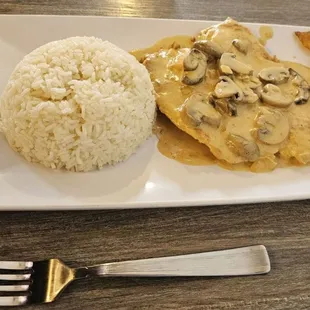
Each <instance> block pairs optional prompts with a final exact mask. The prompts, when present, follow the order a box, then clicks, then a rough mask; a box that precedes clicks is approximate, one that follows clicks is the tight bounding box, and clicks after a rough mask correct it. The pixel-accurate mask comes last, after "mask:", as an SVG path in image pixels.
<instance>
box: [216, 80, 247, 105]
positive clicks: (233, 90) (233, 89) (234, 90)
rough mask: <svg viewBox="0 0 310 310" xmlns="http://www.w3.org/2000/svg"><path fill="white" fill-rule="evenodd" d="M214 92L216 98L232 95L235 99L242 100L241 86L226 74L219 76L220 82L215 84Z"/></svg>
mask: <svg viewBox="0 0 310 310" xmlns="http://www.w3.org/2000/svg"><path fill="white" fill-rule="evenodd" d="M214 94H215V96H216V97H217V98H229V97H232V96H234V99H235V100H236V101H242V99H243V92H242V90H241V88H240V87H239V86H238V85H237V84H236V83H235V82H234V81H233V80H232V79H231V78H229V77H228V76H220V82H219V83H217V84H216V86H215V89H214Z"/></svg>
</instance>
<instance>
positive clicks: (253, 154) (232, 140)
mask: <svg viewBox="0 0 310 310" xmlns="http://www.w3.org/2000/svg"><path fill="white" fill-rule="evenodd" d="M226 144H227V146H228V148H229V149H230V150H231V151H232V152H233V153H234V154H236V155H238V156H241V157H243V158H244V159H245V160H246V161H250V162H253V161H255V160H257V159H258V158H259V157H260V151H259V147H258V146H257V144H256V143H255V142H254V141H251V140H247V139H246V138H244V137H242V136H239V135H235V134H229V135H228V137H227V140H226Z"/></svg>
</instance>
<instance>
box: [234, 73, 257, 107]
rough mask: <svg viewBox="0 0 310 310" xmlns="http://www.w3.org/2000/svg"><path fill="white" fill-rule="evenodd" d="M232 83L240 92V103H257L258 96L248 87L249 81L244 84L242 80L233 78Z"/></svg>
mask: <svg viewBox="0 0 310 310" xmlns="http://www.w3.org/2000/svg"><path fill="white" fill-rule="evenodd" d="M234 82H235V83H236V84H237V85H238V86H239V88H240V89H241V90H242V93H243V98H241V99H242V100H240V102H241V103H249V104H252V103H255V102H257V101H258V99H259V97H258V95H257V94H256V93H255V92H254V91H253V90H252V88H250V87H249V85H250V81H248V82H246V83H244V82H243V81H242V80H239V79H237V78H235V79H234Z"/></svg>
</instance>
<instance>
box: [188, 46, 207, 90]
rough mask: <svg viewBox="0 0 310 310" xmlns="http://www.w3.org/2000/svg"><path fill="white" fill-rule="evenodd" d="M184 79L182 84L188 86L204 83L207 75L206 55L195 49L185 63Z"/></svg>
mask: <svg viewBox="0 0 310 310" xmlns="http://www.w3.org/2000/svg"><path fill="white" fill-rule="evenodd" d="M183 66H184V71H185V74H184V77H183V80H182V82H183V83H184V84H186V85H195V84H198V83H200V82H201V81H202V79H203V77H204V76H205V74H206V69H207V57H206V56H205V55H204V53H202V52H200V51H199V50H197V49H195V48H193V49H192V50H191V51H190V53H189V54H188V55H187V56H186V57H185V59H184V61H183Z"/></svg>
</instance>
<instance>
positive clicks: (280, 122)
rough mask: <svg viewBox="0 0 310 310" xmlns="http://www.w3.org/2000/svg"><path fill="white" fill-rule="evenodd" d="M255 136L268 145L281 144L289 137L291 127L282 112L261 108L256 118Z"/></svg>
mask: <svg viewBox="0 0 310 310" xmlns="http://www.w3.org/2000/svg"><path fill="white" fill-rule="evenodd" d="M255 125H256V128H255V129H254V131H253V132H254V134H255V136H256V137H257V139H258V140H259V141H261V142H263V143H266V144H271V145H273V144H279V143H281V142H283V141H284V140H285V139H286V138H287V137H288V135H289V132H290V125H289V122H288V119H287V117H286V116H285V115H284V114H283V113H282V112H280V111H277V110H271V109H268V108H261V109H260V111H259V112H258V114H257V116H256V118H255Z"/></svg>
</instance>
